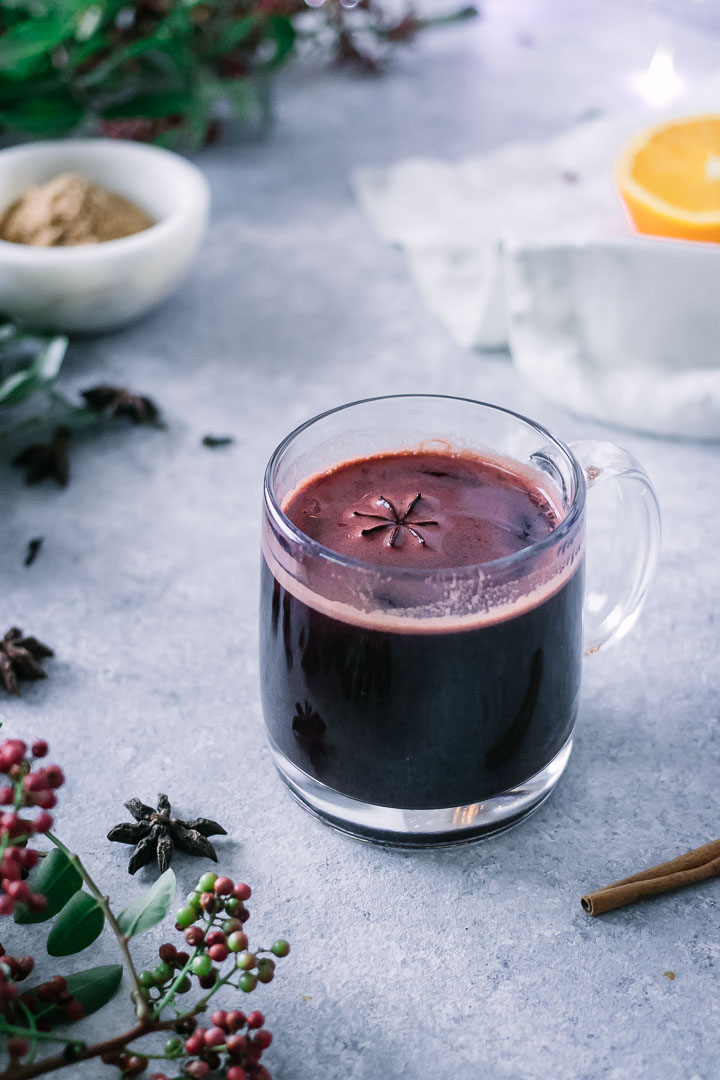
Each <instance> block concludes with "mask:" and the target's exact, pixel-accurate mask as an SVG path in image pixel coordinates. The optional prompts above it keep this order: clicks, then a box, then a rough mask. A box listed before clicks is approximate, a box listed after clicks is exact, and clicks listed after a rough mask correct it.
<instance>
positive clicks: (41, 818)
mask: <svg viewBox="0 0 720 1080" xmlns="http://www.w3.org/2000/svg"><path fill="white" fill-rule="evenodd" d="M52 823H53V819H52V816H51V815H50V814H48V813H47V812H46V811H45V810H43V812H42V813H41V814H38V816H37V817H36V818H35V820H34V822H33V832H37V833H46V832H49V831H50V829H52Z"/></svg>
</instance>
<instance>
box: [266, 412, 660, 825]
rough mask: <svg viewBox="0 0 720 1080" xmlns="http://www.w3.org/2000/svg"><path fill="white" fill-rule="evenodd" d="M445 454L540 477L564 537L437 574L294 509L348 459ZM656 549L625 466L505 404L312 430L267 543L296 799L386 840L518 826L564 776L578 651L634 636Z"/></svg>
mask: <svg viewBox="0 0 720 1080" xmlns="http://www.w3.org/2000/svg"><path fill="white" fill-rule="evenodd" d="M449 448H451V449H452V450H455V451H468V452H472V453H475V454H479V455H481V456H482V454H483V453H488V452H491V453H492V454H493V456H494V457H497V456H498V455H501V456H503V457H505V458H510V459H512V461H514V462H515V463H519V465H520V466H521V467H522V468H523V471H524V473H525V475H527V470H528V469H530V470H534V475H536V476H537V478H538V480H539V481H540V482H541V484H542V486H543V488H544V490H545V491H549V492H551V494H552V499H553V502H554V503H555V505H556V506H557V507H558V508H559V510H560V512H561V515H562V520H561V522H560V524H559V525H558V526H557V527H556V528H555V529H554V531H553V532H551V533H550V534H549V535H548V536H546V537H545V538H544V539H542V540H540V541H539V542H537V543H534V544H532V545H530V546H529V547H527V548H524V549H523V550H521V551H518V552H515V553H514V554H511V555H507V556H504V557H502V558H497V559H494V560H492V561H490V562H485V563H482V564H479V565H474V566H464V567H459V568H454V569H447V570H445V569H441V570H437V569H434V570H431V571H427V570H418V569H402V568H394V567H387V566H379V565H375V564H371V563H366V562H363V561H360V560H357V559H353V558H349V557H346V556H343V555H340V554H338V553H336V552H333V551H331V550H330V549H328V548H325V547H323V546H322V545H321V544H319V543H317V542H316V541H314V540H312V539H310V538H309V537H308V536H306V535H305V534H304V533H303V532H302V531H301V530H300V529H298V528H297V526H295V525H294V524H293V523H292V522H291V521H290V519H289V518H288V517H287V515H286V514H285V512H284V510H283V506H284V505H285V504H286V503H287V500H288V497H289V496H290V495H291V494H292V493H293V491H295V490H296V489H297V487H298V486H299V485H301V484H302V483H303V482H304V481H306V480H307V479H309V478H310V477H312V476H314V475H316V474H318V473H322V472H324V471H326V470H328V469H330V468H332V467H333V466H336V465H338V464H341V463H343V462H347V461H352V460H356V459H358V458H362V457H368V456H371V455H377V454H382V453H393V452H397V451H407V450H414V449H423V450H428V451H432V450H439V451H443V450H444V451H445V452H447V450H448V449H449ZM606 482H607V487H604V488H603V490H604V491H605V492H611V493H612V495H613V499H612V500H611V501H612V502H613V503H614V506H612V507H611V508H610V509H606V506H605V501H603V507H602V509H603V513H602V514H600V515H599V525H598V529H597V533H598V535H597V537H593V536H591V537H590V540H591V544H590V554H589V558H588V559H586V543H585V524H586V494H587V492H588V489H595V488H596V487H598V486H599V485H605V484H606ZM591 498H593V499H594V498H595V493H594V492H593V494H592V496H591ZM594 524H595V522H593V525H594ZM593 531H595V530H593ZM659 540H660V514H659V509H658V504H657V500H656V497H655V493H654V491H653V488H652V485H651V484H650V481H649V480H648V477H647V476H646V474H645V472H644V471H643V470H642V468H641V467H640V466H639V465H638V463H637V462H636V461H635V460H634V458H632V457H631V455H630V454H628V453H627V452H626V451H624V450H621V449H620V448H619V447H617V446H614V445H613V444H611V443H598V442H579V443H574V444H572V445H571V446H566V445H565V444H564V443H562V442H561V441H560V440H559V439H557V438H556V437H555V436H554V435H552V434H550V432H548V431H546V430H545V429H544V428H543V427H541V426H540V425H539V424H536V423H534V422H533V421H532V420H528V419H526V418H525V417H523V416H520V415H518V414H516V413H513V412H511V411H509V410H507V409H502V408H500V407H498V406H495V405H489V404H484V403H481V402H477V401H471V400H467V399H463V398H451V397H443V396H433V395H407V396H393V397H380V398H373V399H370V400H366V401H359V402H354V403H352V404H349V405H345V406H342V407H340V408H337V409H333V410H331V411H330V412H326V413H323V414H322V415H320V416H317V417H315V418H314V419H313V420H310V421H309V422H308V423H306V424H303V425H302V426H301V427H299V428H298V429H297V430H296V431H294V432H293V433H292V434H291V435H289V436H288V437H287V438H286V439H285V440H284V442H282V443H281V444H280V446H279V447H278V448H277V449H276V451H275V453H274V454H273V455H272V457H271V459H270V462H269V464H268V467H267V472H266V476H265V488H264V520H263V540H262V545H263V560H262V584H261V607H260V670H261V689H262V698H263V710H264V714H265V722H266V726H267V733H268V738H269V741H270V746H271V748H272V752H273V755H274V758H275V763H276V765H277V768H278V770H279V772H280V775H281V777H282V778H283V780H284V781H285V783H286V784H287V786H288V787H289V789H290V791H291V792H292V793H293V794H294V795H295V796H296V798H297V799H298V800H299V801H300V802H301V803H302V804H303V805H304V806H305V807H306V808H307V809H308V810H310V811H311V812H313V813H315V814H316V815H318V816H319V817H320V818H322V819H323V820H324V821H326V822H328V823H329V824H331V825H334V826H336V827H337V828H340V829H343V830H345V831H346V832H349V833H352V834H353V835H355V836H359V837H361V838H363V839H367V840H373V841H376V842H379V843H390V844H396V845H397V844H399V845H407V846H426V845H431V844H437V843H441V844H447V843H455V842H464V841H468V840H474V839H478V838H481V837H483V836H487V835H490V834H492V833H495V832H499V831H501V830H503V829H506V828H508V827H510V826H511V825H513V824H515V823H516V822H518V821H520V820H521V819H522V818H523V817H525V816H527V815H528V814H530V813H531V812H532V811H533V810H535V809H536V808H537V807H538V806H539V805H540V804H541V803H542V802H543V800H544V799H546V798H547V796H548V795H549V794H550V792H551V791H552V789H553V788H554V786H555V784H556V783H557V781H558V780H559V778H560V776H561V775H562V772H563V770H564V768H565V766H566V764H567V761H568V758H569V756H570V751H571V748H572V736H573V728H574V725H575V720H576V716H577V709H578V700H579V692H580V677H581V667H582V656H583V653H584V652H585V653H592V652H596V651H597V650H598V649H600V648H601V647H603V646H604V645H607V644H609V643H610V642H612V641H617V640H618V639H619V638H620V637H622V636H623V635H624V634H625V633H627V631H628V630H629V629H630V628H631V627H632V625H633V624H634V622H635V620H636V618H637V616H638V614H639V611H640V607H641V605H642V601H643V598H644V596H645V593H646V591H647V588H648V585H649V583H650V580H651V578H652V575H653V572H654V569H655V564H656V562H657V555H658V548H659ZM586 562H587V563H588V566H587V575H586ZM586 577H587V586H586Z"/></svg>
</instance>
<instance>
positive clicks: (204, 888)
mask: <svg viewBox="0 0 720 1080" xmlns="http://www.w3.org/2000/svg"><path fill="white" fill-rule="evenodd" d="M216 881H217V874H213V872H212V870H208V872H207V873H206V874H203V876H202V877H201V878H200V880H199V881H198V883H197V891H198V892H201V893H203V892H212V891H213V889H214V887H215V882H216Z"/></svg>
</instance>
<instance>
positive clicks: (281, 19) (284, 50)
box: [269, 15, 295, 67]
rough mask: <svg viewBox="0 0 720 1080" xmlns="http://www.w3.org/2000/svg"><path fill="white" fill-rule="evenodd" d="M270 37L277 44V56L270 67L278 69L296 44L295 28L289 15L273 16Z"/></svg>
mask: <svg viewBox="0 0 720 1080" xmlns="http://www.w3.org/2000/svg"><path fill="white" fill-rule="evenodd" d="M270 36H271V37H272V39H273V40H274V42H275V55H274V56H273V58H272V60H271V61H270V64H269V66H270V67H276V66H277V65H278V64H282V62H283V60H284V59H285V57H286V56H287V55H288V53H290V52H291V51H292V48H293V46H294V44H295V27H294V26H293V24H292V20H291V19H289V18H288V17H287V15H273V16H272V18H271V19H270Z"/></svg>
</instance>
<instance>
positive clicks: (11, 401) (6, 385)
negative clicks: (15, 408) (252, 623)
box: [0, 368, 38, 405]
mask: <svg viewBox="0 0 720 1080" xmlns="http://www.w3.org/2000/svg"><path fill="white" fill-rule="evenodd" d="M37 383H38V380H37V378H36V377H35V374H34V372H33V371H32V370H31V369H30V368H25V369H24V370H23V371H15V372H13V374H12V375H8V377H7V378H6V379H3V381H2V382H1V383H0V405H17V404H18V403H19V402H21V401H24V400H25V398H27V397H30V395H31V394H32V393H33V392H34V391H35V390H36V389H37Z"/></svg>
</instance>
